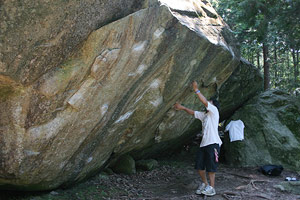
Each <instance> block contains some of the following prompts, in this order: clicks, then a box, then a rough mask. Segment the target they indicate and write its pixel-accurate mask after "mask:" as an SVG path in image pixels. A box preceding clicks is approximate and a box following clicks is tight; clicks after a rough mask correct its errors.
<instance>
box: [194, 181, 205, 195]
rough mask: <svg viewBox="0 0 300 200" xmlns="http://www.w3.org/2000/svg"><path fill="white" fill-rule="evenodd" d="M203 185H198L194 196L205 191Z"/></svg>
mask: <svg viewBox="0 0 300 200" xmlns="http://www.w3.org/2000/svg"><path fill="white" fill-rule="evenodd" d="M205 187H206V185H205V183H202V184H199V187H198V189H197V190H196V194H202V192H203V190H204V189H205Z"/></svg>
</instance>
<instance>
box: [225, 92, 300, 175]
mask: <svg viewBox="0 0 300 200" xmlns="http://www.w3.org/2000/svg"><path fill="white" fill-rule="evenodd" d="M238 119H240V120H242V121H243V122H244V124H245V129H244V132H245V140H243V141H236V142H232V143H229V139H228V135H227V137H226V140H225V141H226V142H225V144H224V147H225V158H226V160H227V162H228V164H230V165H233V166H260V165H265V164H277V165H283V167H284V168H289V169H292V170H299V168H300V128H299V127H300V101H299V100H298V99H297V98H296V97H293V96H290V95H289V94H287V93H285V92H282V91H279V90H271V91H267V92H264V93H262V94H260V95H258V96H256V97H255V98H253V99H251V100H250V101H249V102H248V103H247V104H246V105H244V106H243V107H242V108H240V109H239V110H238V111H236V112H235V114H234V115H233V116H232V117H231V118H230V119H229V120H228V121H227V123H228V122H229V121H230V120H238Z"/></svg>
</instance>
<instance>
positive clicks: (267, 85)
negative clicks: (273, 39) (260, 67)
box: [263, 43, 270, 91]
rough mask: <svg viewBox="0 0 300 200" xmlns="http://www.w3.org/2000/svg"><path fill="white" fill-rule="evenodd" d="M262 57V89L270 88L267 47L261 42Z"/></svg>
mask: <svg viewBox="0 0 300 200" xmlns="http://www.w3.org/2000/svg"><path fill="white" fill-rule="evenodd" d="M263 59H264V90H265V91H266V90H268V89H270V65H269V48H268V45H267V44H266V43H263Z"/></svg>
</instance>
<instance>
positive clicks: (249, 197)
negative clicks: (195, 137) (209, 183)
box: [0, 160, 300, 200]
mask: <svg viewBox="0 0 300 200" xmlns="http://www.w3.org/2000/svg"><path fill="white" fill-rule="evenodd" d="M287 176H289V177H297V178H298V179H299V178H300V177H299V175H298V174H297V173H296V172H291V171H287V170H284V171H283V172H282V174H281V175H280V176H277V177H268V176H265V175H263V174H261V173H260V172H258V170H257V168H231V167H228V166H226V165H224V164H221V165H220V167H219V171H218V172H217V174H216V187H215V188H216V192H217V194H216V195H215V196H213V197H206V196H204V195H196V194H195V190H196V188H197V186H198V184H199V183H200V178H199V176H198V175H197V173H196V171H195V170H194V169H193V162H192V161H189V160H185V161H174V160H159V166H158V167H157V168H156V169H154V170H152V171H141V172H137V173H136V174H134V175H122V174H111V175H108V174H107V173H101V174H99V175H97V176H95V177H93V178H92V179H90V180H88V181H86V182H84V183H81V184H78V185H76V186H74V187H72V188H69V189H64V190H63V189H58V190H55V191H49V192H43V193H22V192H8V191H1V194H0V199H3V200H4V199H5V200H10V199H11V200H44V199H47V200H52V199H53V200H64V199H66V200H82V199H83V200H94V199H97V200H98V199H107V200H122V199H139V200H142V199H145V200H154V199H157V200H164V199H173V200H181V199H208V200H217V199H218V200H219V199H220V200H224V199H225V200H240V199H244V200H260V199H267V200H281V199H282V200H297V199H300V195H294V194H291V193H287V192H281V191H280V190H279V189H276V188H275V187H274V186H275V185H278V184H280V182H282V181H284V179H285V177H287Z"/></svg>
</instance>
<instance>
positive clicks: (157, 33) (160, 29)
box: [153, 27, 165, 39]
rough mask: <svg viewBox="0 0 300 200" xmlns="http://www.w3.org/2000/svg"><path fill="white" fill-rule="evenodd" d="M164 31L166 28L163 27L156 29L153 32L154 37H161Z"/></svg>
mask: <svg viewBox="0 0 300 200" xmlns="http://www.w3.org/2000/svg"><path fill="white" fill-rule="evenodd" d="M164 31H165V29H164V28H163V27H160V28H158V29H156V30H155V31H154V33H153V36H154V39H158V38H160V36H161V35H162V34H163V32H164Z"/></svg>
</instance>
